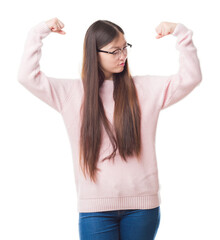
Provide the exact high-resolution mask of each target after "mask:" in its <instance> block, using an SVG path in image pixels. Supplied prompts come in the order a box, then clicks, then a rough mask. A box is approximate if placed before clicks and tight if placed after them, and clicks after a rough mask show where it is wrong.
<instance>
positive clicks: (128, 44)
mask: <svg viewBox="0 0 220 240" xmlns="http://www.w3.org/2000/svg"><path fill="white" fill-rule="evenodd" d="M127 46H129V47H132V44H130V43H127ZM127 46H125V47H127ZM125 47H123V48H121V49H120V50H122V49H124V48H125ZM118 50H119V49H116V50H114V51H113V52H108V51H103V50H100V49H97V52H104V53H109V54H114V52H115V51H118Z"/></svg>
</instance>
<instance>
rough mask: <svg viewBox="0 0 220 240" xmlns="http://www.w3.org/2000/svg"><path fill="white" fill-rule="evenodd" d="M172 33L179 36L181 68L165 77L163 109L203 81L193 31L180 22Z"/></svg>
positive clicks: (177, 42)
mask: <svg viewBox="0 0 220 240" xmlns="http://www.w3.org/2000/svg"><path fill="white" fill-rule="evenodd" d="M172 35H173V36H175V37H177V41H176V49H177V50H178V51H179V70H178V72H177V74H174V75H170V76H167V77H165V78H164V87H163V93H162V94H163V98H162V104H161V110H162V109H164V108H167V107H168V106H170V105H172V104H174V103H176V102H178V101H179V100H181V99H182V98H184V97H185V96H186V95H188V94H189V93H190V92H191V91H192V90H193V89H194V88H195V87H196V86H198V85H199V84H200V82H201V81H202V73H201V69H200V62H199V59H198V56H197V49H196V47H195V46H194V44H193V40H192V36H193V32H192V31H191V30H190V29H188V28H187V27H186V26H185V25H183V24H181V23H178V24H177V25H176V28H175V29H174V32H173V33H172Z"/></svg>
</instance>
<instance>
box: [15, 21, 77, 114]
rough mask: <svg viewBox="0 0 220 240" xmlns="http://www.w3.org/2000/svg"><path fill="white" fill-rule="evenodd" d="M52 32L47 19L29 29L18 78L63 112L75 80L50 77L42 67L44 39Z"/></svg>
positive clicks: (34, 93) (39, 96) (32, 91)
mask: <svg viewBox="0 0 220 240" xmlns="http://www.w3.org/2000/svg"><path fill="white" fill-rule="evenodd" d="M51 32H52V30H51V28H50V27H49V26H48V24H47V23H46V22H45V21H42V22H40V23H38V24H37V25H36V26H34V27H32V28H31V29H30V30H29V32H28V35H27V39H26V42H25V45H24V51H23V55H22V58H21V62H20V66H19V70H18V75H17V78H18V81H19V82H20V83H21V84H22V85H23V86H24V87H25V88H26V89H27V90H29V91H30V92H31V93H32V94H33V95H35V96H36V97H38V98H39V99H41V100H42V101H44V102H45V103H47V104H48V105H50V106H51V107H52V108H54V109H55V110H57V111H58V112H61V111H62V109H63V106H64V104H65V102H66V101H67V100H68V98H69V95H70V91H71V88H72V87H73V83H74V80H73V79H59V78H54V77H48V76H46V75H45V73H44V72H42V71H41V69H40V58H41V55H42V53H41V48H42V45H43V42H42V39H44V38H45V37H46V36H48V35H49V34H50V33H51Z"/></svg>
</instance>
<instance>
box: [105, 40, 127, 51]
mask: <svg viewBox="0 0 220 240" xmlns="http://www.w3.org/2000/svg"><path fill="white" fill-rule="evenodd" d="M125 44H127V42H124V44H123V45H125ZM112 48H120V47H111V48H109V50H110V49H112Z"/></svg>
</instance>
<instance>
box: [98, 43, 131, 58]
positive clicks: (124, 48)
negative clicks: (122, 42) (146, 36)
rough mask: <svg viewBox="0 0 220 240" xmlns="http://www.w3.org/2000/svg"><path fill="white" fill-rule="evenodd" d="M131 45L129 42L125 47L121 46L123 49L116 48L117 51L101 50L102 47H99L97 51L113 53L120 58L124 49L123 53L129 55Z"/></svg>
mask: <svg viewBox="0 0 220 240" xmlns="http://www.w3.org/2000/svg"><path fill="white" fill-rule="evenodd" d="M131 47H132V44H130V43H127V45H126V46H125V47H123V48H121V49H117V50H115V51H113V52H108V51H103V50H100V49H97V51H98V52H104V53H108V54H112V55H113V56H114V58H116V59H119V58H120V57H121V53H122V51H123V54H124V55H125V56H127V55H128V53H129V52H130V50H131Z"/></svg>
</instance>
